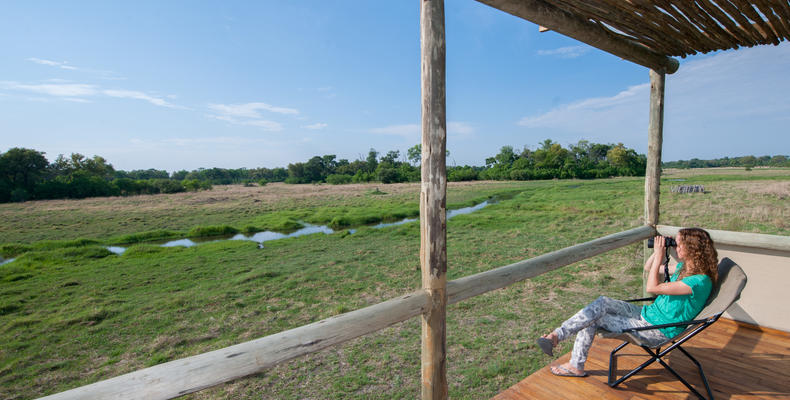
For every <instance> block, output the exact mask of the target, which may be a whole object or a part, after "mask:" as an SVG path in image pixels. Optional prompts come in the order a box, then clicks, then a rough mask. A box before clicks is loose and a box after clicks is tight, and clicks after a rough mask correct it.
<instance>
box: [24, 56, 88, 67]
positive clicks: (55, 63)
mask: <svg viewBox="0 0 790 400" xmlns="http://www.w3.org/2000/svg"><path fill="white" fill-rule="evenodd" d="M27 60H28V61H32V62H34V63H36V64H41V65H48V66H50V67H58V68H62V69H69V70H77V69H79V68H77V67H72V66H71V65H67V64H68V63H67V62H65V61H64V62H60V61H50V60H42V59H40V58H35V57H32V58H28V59H27Z"/></svg>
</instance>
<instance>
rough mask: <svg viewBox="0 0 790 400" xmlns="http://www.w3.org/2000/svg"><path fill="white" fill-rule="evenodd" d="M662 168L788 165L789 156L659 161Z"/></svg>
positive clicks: (789, 164)
mask: <svg viewBox="0 0 790 400" xmlns="http://www.w3.org/2000/svg"><path fill="white" fill-rule="evenodd" d="M661 166H662V167H664V168H684V169H685V168H717V167H744V168H754V167H790V156H782V155H778V156H762V157H755V156H742V157H732V158H730V157H722V158H715V159H712V160H700V159H699V158H692V159H691V160H679V161H668V162H664V163H661Z"/></svg>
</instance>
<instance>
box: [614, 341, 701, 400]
mask: <svg viewBox="0 0 790 400" xmlns="http://www.w3.org/2000/svg"><path fill="white" fill-rule="evenodd" d="M627 344H628V342H623V344H621V345H619V346H617V348H615V349H614V350H612V353H611V354H610V355H609V379H608V382H607V383H608V384H609V386H610V387H616V386H617V385H619V384H621V383H623V382H624V381H625V380H626V379H628V378H630V377H632V376H633V375H635V374H637V373H639V371H641V370H643V369H645V368H646V367H647V366H649V365H650V364H652V363H654V362H656V361H658V362H659V364H661V365H662V366H663V367H664V368H666V369H667V370H668V371H669V372H671V373H672V375H674V376H675V378H677V379H678V380H679V381H680V382H681V383H683V385H685V386H686V387H687V388H688V389H689V390H691V392H692V393H694V394H695V395H696V396H697V397H699V398H700V399H703V400H713V392H712V391H711V389H710V385H709V384H708V379H707V378H706V377H705V372H704V371H703V370H702V364H700V363H699V361H697V359H696V358H694V357H693V356H692V355H691V354H689V353H688V352H687V351H686V349H684V348H683V347H681V346H680V343H674V344H673V345H672V346H670V347H668V348H666V349H665V350H664V351H661V348H660V347H659V348H657V349H656V351H655V352H654V351H653V350H652V349H651V348H650V347H647V346H640V347H641V348H642V349H643V350H644V351H645V352H646V353H647V354H648V355H650V359H649V360H647V361H645V362H644V363H642V365H640V366H638V367H636V368H634V369H633V370H631V371H629V372H628V373H627V374H625V375H623V377H622V378H620V379H617V380H615V377H616V374H617V358H616V356H615V353H617V352H618V351H620V349H622V348H623V347H625V346H626V345H627ZM675 348H678V349H680V351H681V352H683V354H685V355H686V357H688V358H689V359H690V360H691V361H692V362H693V363H694V365H696V366H697V369H698V370H699V374H700V377H701V378H702V383H704V384H705V389H706V390H707V392H708V398H707V399H705V396H703V395H702V394H700V392H699V391H697V389H695V388H694V387H693V386H691V384H690V383H688V381H686V380H685V379H683V377H682V376H680V374H679V373H678V372H677V371H675V369H674V368H672V367H671V366H669V364H667V363H666V362H664V360H662V359H661V357H664V356H665V355H667V354H669V352H671V351H672V350H674V349H675Z"/></svg>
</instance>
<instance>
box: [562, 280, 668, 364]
mask: <svg viewBox="0 0 790 400" xmlns="http://www.w3.org/2000/svg"><path fill="white" fill-rule="evenodd" d="M651 325H652V324H650V323H649V322H647V321H645V320H644V319H643V318H642V307H640V306H635V305H633V304H631V303H628V302H626V301H622V300H615V299H611V298H609V297H606V296H601V297H599V298H597V299H595V301H593V302H592V303H590V304H588V305H587V307H584V308H583V309H581V311H579V312H577V313H576V315H574V316H572V317H570V318H569V319H568V320H567V321H565V322H563V323H562V325H561V326H560V327H559V328H557V329H555V330H554V332H555V333H556V334H557V337H558V338H559V340H565V339H566V338H568V337H569V336H570V335H572V334H574V333H576V341H575V342H574V343H573V352H572V353H571V361H570V364H571V365H572V366H573V367H574V368H576V369H578V370H583V369H584V363H585V362H586V361H587V353H588V352H589V351H590V346H592V342H593V337H594V336H595V330H596V329H597V328H603V329H606V330H608V331H610V332H621V331H622V330H623V329H626V328H636V327H640V326H651ZM634 334H635V335H638V336H639V337H640V338H642V339H643V340H644V341H645V342H646V343H648V344H656V345H657V344H658V343H661V342H663V341H665V340H667V337H666V336H665V335H664V334H663V333H661V331H659V330H658V329H651V330H645V331H637V332H634Z"/></svg>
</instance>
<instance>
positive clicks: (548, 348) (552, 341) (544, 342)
mask: <svg viewBox="0 0 790 400" xmlns="http://www.w3.org/2000/svg"><path fill="white" fill-rule="evenodd" d="M559 341H560V339H559V338H558V337H557V334H556V333H554V332H551V333H549V334H548V335H543V336H541V337H540V338H538V347H540V349H541V350H543V352H544V353H546V354H547V355H549V356H554V347H556V346H557V343H559Z"/></svg>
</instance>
